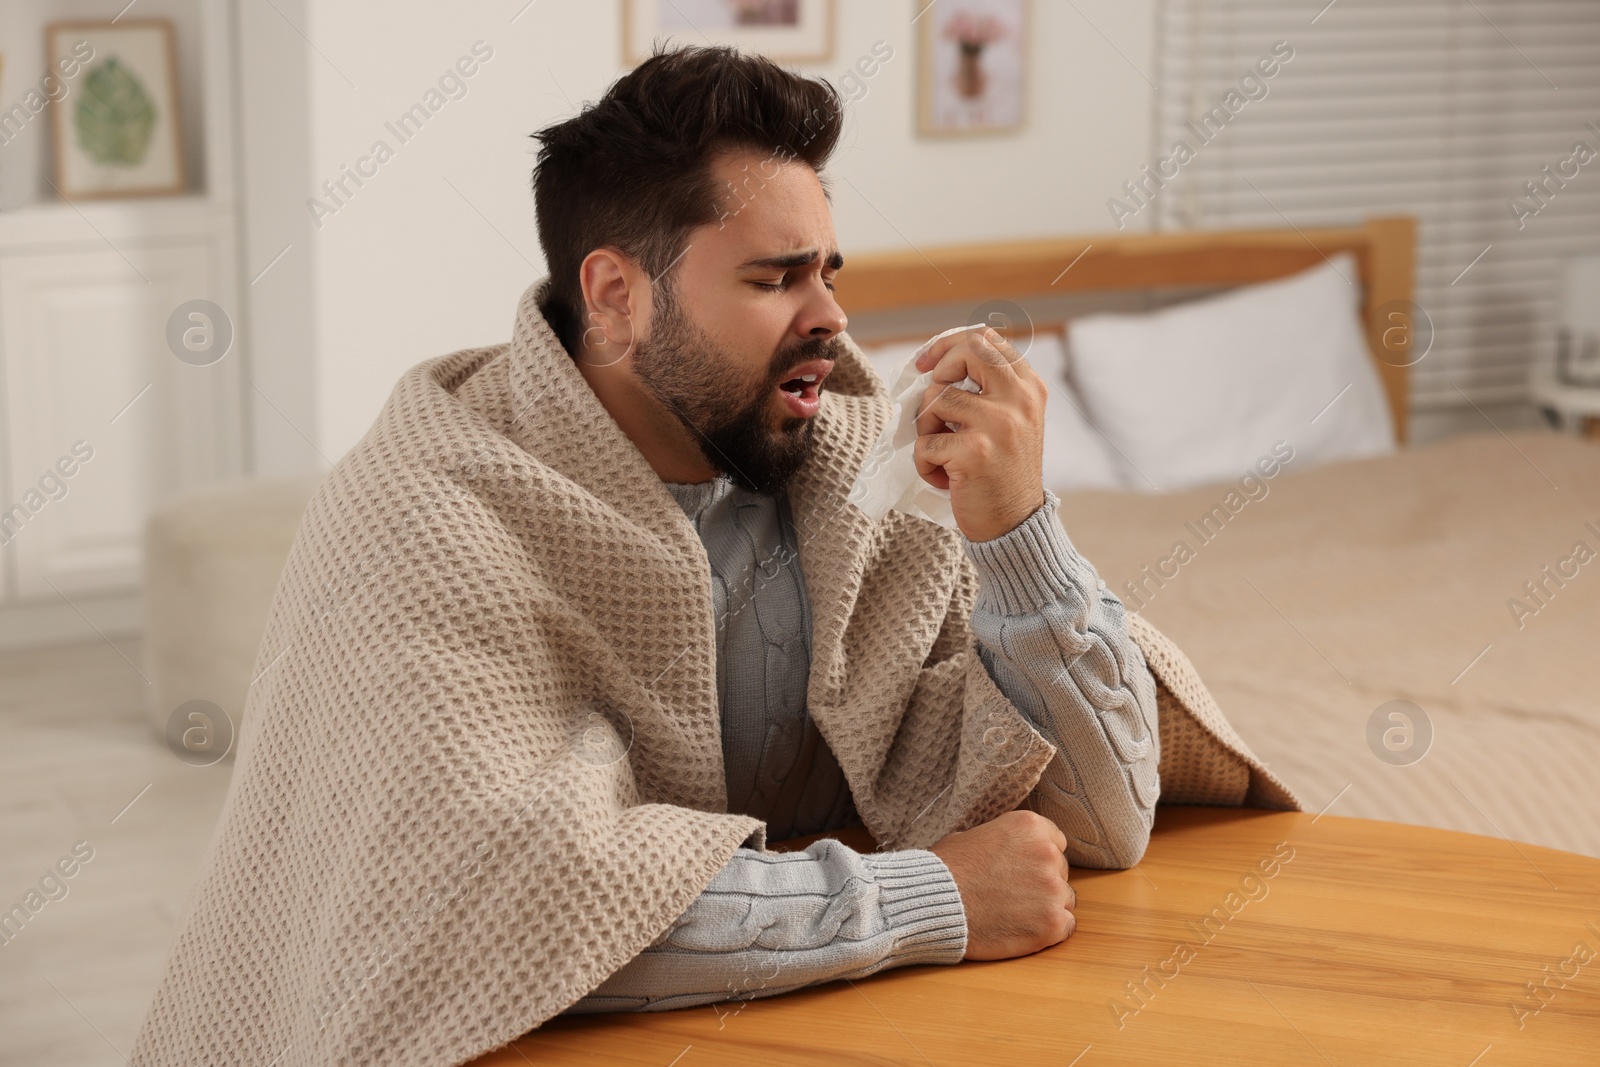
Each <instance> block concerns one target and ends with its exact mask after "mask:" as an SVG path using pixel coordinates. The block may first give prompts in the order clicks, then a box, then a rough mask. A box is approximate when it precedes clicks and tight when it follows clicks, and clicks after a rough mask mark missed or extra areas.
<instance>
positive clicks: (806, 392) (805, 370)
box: [778, 359, 833, 418]
mask: <svg viewBox="0 0 1600 1067" xmlns="http://www.w3.org/2000/svg"><path fill="white" fill-rule="evenodd" d="M831 370H833V360H831V359H813V360H811V361H809V362H807V363H802V364H801V365H800V366H798V367H795V368H794V373H793V374H792V375H791V376H790V377H788V378H786V379H784V380H783V381H781V382H779V383H778V392H779V394H781V397H782V399H783V403H784V406H785V407H787V408H788V409H789V413H790V414H791V415H794V416H797V417H799V418H810V417H811V416H812V415H815V414H816V413H817V411H818V410H819V409H820V408H821V406H822V382H823V379H825V378H827V376H828V372H829V371H831Z"/></svg>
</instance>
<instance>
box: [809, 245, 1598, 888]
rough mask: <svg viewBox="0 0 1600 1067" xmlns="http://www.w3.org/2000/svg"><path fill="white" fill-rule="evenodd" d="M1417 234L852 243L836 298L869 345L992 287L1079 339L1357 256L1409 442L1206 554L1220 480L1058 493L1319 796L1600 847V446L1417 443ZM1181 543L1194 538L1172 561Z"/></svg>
mask: <svg viewBox="0 0 1600 1067" xmlns="http://www.w3.org/2000/svg"><path fill="white" fill-rule="evenodd" d="M1414 232H1415V231H1414V224H1413V222H1412V221H1411V220H1409V219H1403V218H1402V219H1394V218H1386V219H1373V220H1369V221H1368V222H1366V223H1365V224H1364V225H1361V226H1357V227H1348V228H1329V229H1314V230H1298V229H1289V230H1283V231H1277V230H1270V231H1265V230H1264V231H1227V232H1214V233H1205V232H1196V233H1184V234H1160V235H1129V236H1124V235H1117V236H1111V237H1091V238H1064V239H1056V240H1041V241H1028V242H1016V243H1004V244H985V245H966V246H956V247H948V248H923V249H920V250H915V251H912V252H906V253H893V254H882V255H868V256H850V257H848V259H849V262H848V266H847V268H846V269H845V270H843V271H842V272H841V273H840V275H839V279H838V285H837V290H838V297H839V300H840V302H841V304H842V305H843V306H844V307H845V308H846V310H847V311H848V312H849V314H850V318H851V325H850V332H851V336H852V337H853V338H854V339H855V340H856V341H857V342H858V343H860V344H861V345H862V346H863V348H869V347H870V346H872V345H873V344H875V343H877V342H881V341H891V340H895V339H904V338H907V337H920V338H926V337H928V336H931V335H932V333H934V332H937V331H938V330H941V329H944V328H946V327H948V326H950V325H953V324H957V323H959V322H962V321H966V320H963V319H961V318H960V317H959V316H960V315H962V314H964V313H966V312H967V311H969V310H970V309H971V308H972V307H973V306H974V305H975V304H979V303H981V302H984V301H1002V300H1003V301H1011V302H1014V306H1017V307H1020V308H1023V309H1026V314H1027V315H1028V316H1029V317H1030V318H1031V320H1032V324H1033V326H1034V327H1035V328H1037V329H1052V328H1055V329H1060V328H1063V327H1064V328H1067V329H1069V330H1070V324H1071V321H1072V320H1073V318H1074V317H1076V316H1078V315H1081V314H1084V313H1086V312H1087V311H1089V310H1092V309H1095V308H1098V307H1104V306H1113V307H1120V308H1124V309H1129V308H1152V307H1160V306H1165V305H1167V304H1170V303H1172V302H1173V301H1175V300H1181V299H1184V298H1185V296H1186V294H1194V293H1207V292H1215V291H1217V290H1219V289H1226V288H1228V287H1232V286H1239V285H1243V284H1247V283H1259V282H1263V281H1267V280H1269V279H1276V278H1282V277H1284V276H1286V275H1290V274H1293V273H1295V272H1298V271H1303V270H1305V269H1307V268H1310V267H1314V266H1316V265H1317V264H1318V263H1319V262H1322V261H1324V260H1326V259H1327V257H1329V256H1332V255H1334V254H1335V253H1337V252H1348V253H1349V254H1350V255H1351V256H1352V257H1353V258H1354V261H1355V262H1356V263H1357V264H1358V268H1359V272H1360V288H1361V295H1360V308H1361V321H1362V322H1363V323H1364V325H1365V328H1366V340H1367V343H1368V346H1369V348H1370V354H1371V356H1372V359H1373V362H1374V365H1375V366H1376V368H1377V372H1378V380H1379V381H1380V382H1381V384H1382V392H1383V397H1384V399H1385V400H1386V402H1387V404H1388V407H1389V411H1390V413H1391V416H1392V418H1393V426H1394V430H1395V436H1396V438H1397V439H1398V440H1399V441H1400V442H1402V447H1400V448H1399V449H1398V450H1396V451H1395V452H1393V454H1389V455H1381V456H1371V457H1367V458H1360V459H1350V460H1342V461H1338V462H1330V463H1322V464H1317V465H1311V466H1303V467H1301V468H1300V469H1285V470H1284V471H1283V472H1282V473H1281V474H1279V475H1278V476H1277V477H1275V478H1274V479H1272V481H1271V483H1270V492H1269V493H1267V494H1265V495H1263V496H1261V497H1259V499H1253V500H1252V501H1250V503H1249V506H1248V508H1245V509H1244V510H1242V511H1240V512H1238V513H1237V514H1234V515H1233V516H1232V518H1231V521H1228V522H1227V523H1226V525H1225V527H1223V526H1221V525H1220V524H1218V528H1217V529H1216V530H1215V531H1212V528H1211V527H1207V528H1206V530H1207V531H1208V532H1213V533H1214V535H1213V536H1212V537H1211V538H1210V539H1208V540H1206V541H1204V542H1203V544H1202V543H1200V542H1199V541H1198V539H1197V538H1196V537H1195V536H1194V531H1195V529H1196V527H1195V525H1194V523H1195V522H1196V520H1198V519H1200V518H1201V517H1202V516H1205V515H1207V514H1214V513H1215V512H1214V509H1215V507H1216V505H1217V503H1218V500H1219V497H1220V495H1221V494H1222V493H1223V492H1225V491H1226V489H1227V488H1228V487H1227V486H1226V485H1224V484H1220V483H1219V484H1210V485H1199V486H1193V487H1189V488H1184V489H1181V490H1178V491H1169V492H1136V491H1127V490H1110V489H1093V490H1077V491H1070V492H1063V493H1061V494H1060V495H1061V497H1062V504H1061V513H1062V519H1063V522H1064V525H1065V527H1066V529H1067V532H1068V534H1069V535H1070V536H1071V538H1072V540H1073V542H1074V543H1075V544H1076V546H1077V547H1078V549H1079V550H1080V551H1081V552H1082V553H1083V554H1084V555H1085V556H1086V557H1087V558H1088V559H1089V560H1090V561H1091V562H1092V563H1094V565H1095V566H1096V568H1097V569H1098V571H1099V573H1100V576H1101V577H1102V578H1103V579H1104V580H1105V581H1106V582H1107V583H1108V584H1109V585H1110V586H1111V588H1112V589H1114V590H1116V591H1117V592H1118V594H1119V595H1120V596H1122V597H1123V599H1124V602H1125V603H1126V604H1127V605H1128V606H1129V608H1130V609H1132V610H1138V611H1140V612H1142V613H1144V614H1145V615H1146V616H1147V617H1148V618H1149V619H1150V620H1151V621H1152V622H1154V623H1155V624H1156V625H1157V626H1159V627H1161V628H1162V629H1163V630H1164V631H1166V632H1167V633H1168V634H1169V635H1170V636H1171V637H1173V639H1174V640H1176V641H1177V642H1178V643H1179V644H1180V645H1181V646H1182V647H1183V648H1184V649H1185V651H1187V653H1188V654H1189V656H1190V657H1191V659H1192V660H1193V661H1194V663H1195V665H1196V667H1197V668H1198V670H1199V671H1200V673H1201V675H1202V677H1203V678H1204V679H1205V680H1206V682H1207V683H1208V684H1209V686H1210V687H1211V689H1212V691H1213V692H1214V694H1215V695H1216V697H1217V700H1218V702H1219V704H1220V705H1221V706H1222V708H1223V710H1224V711H1225V712H1226V713H1227V714H1228V716H1229V717H1230V719H1231V720H1232V721H1233V723H1234V724H1235V726H1236V727H1237V728H1238V729H1239V731H1240V733H1241V734H1242V735H1243V736H1244V737H1245V738H1246V740H1247V741H1248V742H1249V743H1250V744H1251V746H1252V747H1253V748H1254V749H1255V751H1256V752H1257V753H1258V755H1260V756H1261V757H1262V759H1264V760H1265V761H1266V762H1267V763H1268V764H1269V765H1270V766H1271V767H1272V768H1273V770H1274V771H1276V772H1277V773H1278V774H1279V775H1280V776H1281V777H1282V778H1283V779H1284V780H1285V781H1286V782H1287V783H1288V784H1289V785H1290V786H1291V787H1292V788H1294V789H1295V790H1296V792H1297V793H1298V794H1299V795H1300V797H1301V798H1302V800H1303V801H1304V803H1305V804H1306V805H1307V806H1308V807H1309V808H1311V809H1312V810H1314V811H1316V810H1332V811H1334V812H1336V813H1338V814H1343V815H1353V816H1362V817H1367V818H1374V819H1385V820H1393V821H1398V822H1408V823H1416V824H1421V825H1427V826H1436V827H1442V828H1447V829H1456V830H1465V831H1469V832H1475V833H1480V834H1485V835H1490V836H1495V837H1500V838H1504V839H1505V840H1506V842H1507V844H1506V846H1505V854H1506V862H1508V863H1521V862H1526V858H1525V857H1520V858H1519V854H1518V850H1517V843H1519V842H1532V843H1535V844H1541V845H1546V846H1549V847H1553V848H1560V849H1566V850H1569V851H1573V852H1578V853H1584V854H1587V855H1591V856H1600V707H1597V704H1600V698H1597V697H1600V656H1597V655H1596V654H1595V647H1594V646H1595V643H1596V638H1597V637H1600V561H1596V562H1594V563H1593V564H1592V565H1591V563H1590V560H1591V559H1593V558H1594V556H1595V554H1596V550H1600V450H1597V449H1596V446H1595V445H1594V444H1592V443H1587V442H1585V441H1583V440H1582V439H1580V438H1577V437H1573V436H1568V435H1564V434H1557V433H1550V432H1532V431H1521V432H1504V433H1502V432H1500V431H1499V430H1497V429H1495V428H1493V427H1492V426H1491V425H1490V424H1489V423H1488V422H1485V423H1484V428H1483V432H1481V433H1471V434H1463V435H1458V436H1454V437H1449V438H1446V439H1444V440H1440V441H1436V442H1433V443H1430V444H1426V445H1421V446H1407V445H1404V444H1403V442H1404V441H1405V440H1406V437H1407V421H1408V420H1407V384H1408V372H1407V368H1406V366H1405V365H1404V364H1405V361H1404V360H1397V359H1395V358H1393V350H1392V346H1391V347H1390V348H1389V349H1388V350H1386V348H1385V346H1386V345H1388V344H1389V335H1388V334H1387V333H1386V331H1387V330H1388V327H1389V325H1390V323H1391V322H1392V320H1393V311H1392V309H1393V308H1394V307H1396V306H1403V305H1404V304H1405V302H1406V301H1408V300H1409V299H1410V297H1411V285H1412V262H1413V260H1412V252H1413V244H1414ZM1052 488H1054V486H1052ZM1180 539H1184V540H1187V541H1189V542H1192V543H1193V544H1194V552H1193V553H1192V556H1191V558H1189V559H1187V560H1186V561H1185V562H1183V563H1182V565H1181V566H1177V567H1175V566H1173V565H1172V564H1171V563H1170V560H1171V556H1172V549H1173V546H1174V543H1175V542H1176V541H1178V540H1180ZM1164 560H1166V561H1169V562H1168V563H1167V564H1166V565H1165V566H1163V565H1162V561H1164ZM1163 575H1166V577H1163ZM1517 603H1520V604H1521V605H1522V607H1521V608H1520V609H1518V608H1516V607H1515V606H1514V605H1515V604H1517ZM1396 701H1403V702H1409V703H1394V702H1396ZM1397 712H1398V713H1399V714H1400V716H1401V717H1400V718H1396V717H1395V714H1396V713H1397Z"/></svg>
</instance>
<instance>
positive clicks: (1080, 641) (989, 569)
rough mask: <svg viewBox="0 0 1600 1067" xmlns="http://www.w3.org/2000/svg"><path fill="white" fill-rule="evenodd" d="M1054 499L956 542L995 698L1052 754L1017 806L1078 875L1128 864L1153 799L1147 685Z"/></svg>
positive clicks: (1119, 611)
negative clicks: (974, 584)
mask: <svg viewBox="0 0 1600 1067" xmlns="http://www.w3.org/2000/svg"><path fill="white" fill-rule="evenodd" d="M1059 503H1060V502H1059V500H1058V499H1057V498H1056V496H1055V494H1054V493H1051V492H1050V491H1049V490H1046V491H1045V503H1044V504H1043V505H1042V506H1041V507H1040V508H1039V510H1037V511H1035V512H1034V513H1033V514H1032V515H1030V516H1029V517H1028V518H1027V519H1026V520H1024V521H1023V522H1022V523H1021V525H1019V526H1018V527H1017V528H1016V529H1014V530H1012V531H1011V532H1009V533H1006V534H1002V535H1001V536H1000V537H997V538H994V539H993V540H990V541H978V542H970V541H969V542H968V543H967V554H968V556H969V558H970V559H971V560H972V562H973V566H974V567H975V568H976V569H977V572H978V595H977V599H976V601H975V602H974V605H973V611H972V630H973V633H974V634H975V635H976V637H977V638H978V650H979V656H980V657H981V658H982V660H983V663H984V666H985V667H986V668H988V671H989V676H990V677H991V678H993V679H994V683H995V685H996V687H997V688H999V690H1000V691H1001V692H1002V693H1003V694H1005V696H1006V699H1008V700H1010V701H1011V703H1012V704H1014V705H1016V707H1017V709H1018V710H1019V711H1021V712H1022V713H1023V714H1024V715H1026V716H1027V717H1028V718H1029V720H1030V721H1031V722H1032V723H1033V725H1034V727H1035V728H1036V729H1038V731H1039V732H1040V733H1041V734H1042V735H1044V737H1045V738H1046V740H1048V741H1050V742H1051V743H1052V744H1054V745H1055V746H1056V747H1057V749H1058V751H1057V752H1056V755H1055V757H1054V758H1052V759H1051V761H1050V763H1049V765H1048V766H1047V767H1046V768H1045V770H1044V773H1043V774H1042V775H1041V777H1040V779H1039V783H1038V785H1036V786H1035V787H1034V790H1033V792H1032V793H1030V794H1029V796H1028V799H1027V802H1026V806H1027V807H1030V808H1032V809H1033V810H1035V811H1038V812H1039V813H1040V814H1042V815H1045V816H1047V817H1049V818H1050V819H1051V821H1053V822H1054V823H1055V824H1056V825H1057V826H1059V827H1060V828H1061V830H1062V832H1063V833H1064V834H1066V836H1067V859H1068V860H1069V861H1070V862H1071V863H1073V864H1075V865H1077V866H1080V867H1119V868H1120V867H1131V866H1133V865H1134V864H1135V863H1137V862H1139V859H1140V857H1141V856H1143V855H1144V850H1145V846H1146V845H1147V844H1148V843H1149V840H1150V827H1151V824H1152V822H1153V820H1154V817H1155V803H1156V798H1157V796H1158V795H1159V794H1160V780H1159V776H1158V774H1157V767H1158V765H1159V763H1160V758H1161V752H1160V744H1161V739H1160V731H1159V728H1158V724H1157V719H1156V692H1155V679H1154V677H1153V676H1152V675H1151V674H1150V670H1149V667H1148V666H1147V665H1146V664H1145V661H1144V655H1143V653H1141V652H1140V650H1139V646H1138V643H1137V642H1135V641H1134V640H1133V639H1132V638H1131V637H1130V636H1129V634H1128V629H1127V614H1126V611H1125V609H1124V607H1123V604H1122V601H1120V600H1119V599H1117V596H1116V594H1115V593H1113V592H1112V591H1111V590H1110V589H1109V588H1108V587H1107V586H1106V584H1105V582H1103V581H1101V580H1100V578H1099V576H1098V575H1097V574H1096V573H1095V569H1094V567H1093V566H1092V565H1091V564H1090V563H1089V561H1088V560H1086V559H1084V558H1083V557H1082V556H1081V555H1079V554H1078V552H1077V550H1076V549H1075V548H1074V547H1073V545H1072V542H1071V541H1070V540H1069V539H1068V537H1067V534H1066V531H1065V530H1064V529H1062V526H1061V520H1060V517H1059V515H1058V513H1057V506H1058V504H1059Z"/></svg>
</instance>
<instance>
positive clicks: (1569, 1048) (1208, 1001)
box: [472, 807, 1600, 1067]
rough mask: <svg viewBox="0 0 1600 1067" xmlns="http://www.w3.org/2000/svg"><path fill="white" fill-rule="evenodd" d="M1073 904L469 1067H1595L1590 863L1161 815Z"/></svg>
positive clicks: (1425, 836)
mask: <svg viewBox="0 0 1600 1067" xmlns="http://www.w3.org/2000/svg"><path fill="white" fill-rule="evenodd" d="M819 836H820V835H819ZM830 836H838V837H840V838H841V839H843V840H845V841H846V842H847V843H848V844H851V845H852V846H854V847H858V848H862V849H866V850H870V849H872V848H874V847H875V845H874V843H873V842H872V841H871V839H870V838H869V837H866V836H865V835H864V834H863V833H861V831H859V830H857V831H856V836H852V834H851V833H850V832H848V831H845V832H840V833H838V834H835V835H830ZM814 839H815V838H798V839H796V840H795V841H792V842H786V843H785V847H804V845H805V844H806V843H808V842H809V841H811V840H814ZM1073 882H1074V884H1075V885H1076V886H1077V890H1078V912H1077V915H1078V928H1077V932H1076V933H1075V934H1073V936H1072V937H1070V938H1068V939H1067V940H1066V941H1064V942H1062V943H1061V944H1059V945H1056V946H1054V947H1052V948H1048V949H1045V950H1044V951H1042V952H1037V953H1035V954H1033V955H1031V956H1024V957H1021V958H1018V959H1011V960H1001V961H993V962H973V961H966V962H963V963H960V964H957V965H955V966H933V965H923V966H914V967H902V968H896V969H893V970H888V971H883V972H880V973H878V974H875V975H872V976H871V977H868V978H864V979H859V980H855V981H851V980H842V981H834V982H829V983H826V984H824V985H818V986H813V987H810V988H807V989H802V990H798V991H796V992H792V993H786V994H781V995H779V996H775V997H757V998H754V999H750V1000H746V1001H728V1002H724V1003H722V1004H717V1005H706V1006H702V1007H698V1008H686V1009H679V1010H676V1011H667V1012H639V1013H619V1014H609V1015H585V1016H568V1017H564V1018H556V1019H552V1020H550V1021H549V1022H547V1023H546V1024H545V1025H544V1026H543V1027H541V1028H540V1029H539V1030H537V1031H534V1032H532V1033H530V1034H528V1035H526V1036H525V1037H523V1038H522V1039H520V1040H518V1041H517V1042H515V1043H514V1044H513V1045H511V1046H508V1047H507V1048H504V1049H501V1050H499V1051H498V1052H495V1053H492V1054H490V1055H488V1056H485V1057H484V1058H482V1059H480V1060H478V1061H477V1062H476V1063H475V1064H474V1065H472V1067H523V1065H526V1064H528V1063H534V1064H539V1065H540V1067H546V1065H549V1067H555V1065H560V1064H597V1063H617V1064H637V1065H640V1067H646V1065H648V1067H701V1065H707V1064H748V1063H753V1062H759V1063H761V1064H763V1065H767V1064H772V1065H777V1064H796V1065H799V1064H818V1063H823V1064H829V1065H832V1067H842V1065H846V1064H863V1065H865V1064H873V1065H882V1064H914V1065H929V1067H932V1065H938V1067H945V1065H952V1067H953V1065H965V1064H979V1063H983V1064H987V1063H1004V1064H1034V1063H1037V1064H1052V1065H1055V1067H1072V1065H1077V1067H1097V1065H1099V1064H1111V1063H1161V1064H1174V1065H1176V1064H1228V1065H1234V1064H1316V1065H1334V1067H1345V1065H1347V1064H1348V1065H1352V1067H1355V1065H1363V1067H1365V1065H1369V1064H1396V1065H1406V1067H1413V1065H1419V1064H1439V1065H1448V1067H1502V1065H1506V1064H1573V1065H1578V1064H1596V1063H1600V860H1597V859H1591V858H1589V857H1585V856H1578V855H1573V854H1571V853H1566V852H1557V851H1554V850H1551V849H1546V848H1539V847H1537V846H1533V845H1524V844H1512V843H1511V842H1508V841H1503V840H1500V839H1498V838H1492V837H1479V836H1476V835H1471V834H1461V833H1453V832H1449V831H1442V830H1430V829H1425V828H1422V827H1416V826H1407V825H1402V824H1399V823H1384V822H1375V821H1371V820H1367V819H1346V818H1341V817H1339V816H1335V815H1323V816H1313V815H1310V814H1305V813H1289V812H1259V811H1242V810H1236V809H1220V808H1180V807H1172V808H1165V807H1164V808H1159V809H1158V815H1157V818H1156V829H1155V834H1154V835H1153V836H1152V838H1151V841H1150V848H1149V851H1148V852H1147V853H1146V855H1145V858H1144V860H1143V861H1142V862H1141V863H1140V864H1139V866H1138V867H1137V868H1135V869H1133V870H1127V871H1092V870H1075V871H1074V872H1073Z"/></svg>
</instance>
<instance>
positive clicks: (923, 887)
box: [861, 848, 967, 969]
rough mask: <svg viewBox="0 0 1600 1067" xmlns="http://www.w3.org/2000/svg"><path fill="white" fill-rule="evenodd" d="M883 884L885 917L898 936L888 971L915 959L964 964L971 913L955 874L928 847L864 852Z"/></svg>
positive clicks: (874, 877)
mask: <svg viewBox="0 0 1600 1067" xmlns="http://www.w3.org/2000/svg"><path fill="white" fill-rule="evenodd" d="M861 860H862V862H863V863H864V864H866V867H867V870H868V872H870V873H871V875H872V880H873V881H874V882H876V883H877V884H878V888H879V893H880V896H879V898H878V899H879V902H880V904H881V906H882V908H883V918H884V921H885V922H886V923H887V924H888V926H889V929H890V931H891V932H892V933H893V934H894V939H895V940H894V947H893V948H892V949H890V950H889V952H888V954H887V955H886V957H885V961H884V969H887V968H890V967H899V966H903V965H905V964H911V963H960V962H961V960H962V958H963V957H965V956H966V954H967V911H966V908H965V906H964V905H962V903H961V892H960V890H958V889H957V888H956V880H955V876H954V875H952V874H951V873H950V868H948V867H946V866H945V865H944V860H942V859H940V858H939V856H938V854H936V853H934V852H931V851H929V850H928V849H925V848H908V849H899V850H897V851H893V852H865V853H862V856H861Z"/></svg>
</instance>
